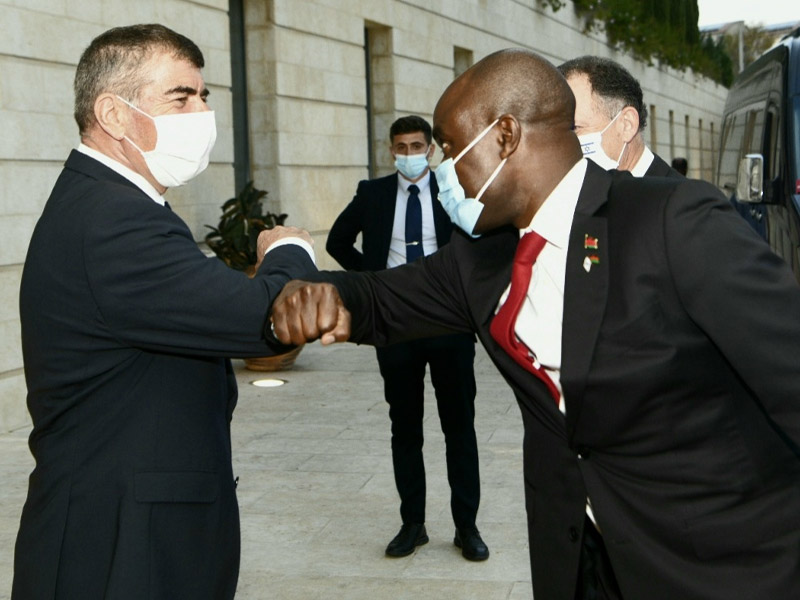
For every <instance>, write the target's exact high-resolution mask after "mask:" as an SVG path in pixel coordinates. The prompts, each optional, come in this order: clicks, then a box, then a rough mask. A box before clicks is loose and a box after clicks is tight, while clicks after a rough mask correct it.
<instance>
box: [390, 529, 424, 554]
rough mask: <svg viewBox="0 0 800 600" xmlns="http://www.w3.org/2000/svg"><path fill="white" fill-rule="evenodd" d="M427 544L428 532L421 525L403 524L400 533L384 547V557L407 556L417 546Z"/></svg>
mask: <svg viewBox="0 0 800 600" xmlns="http://www.w3.org/2000/svg"><path fill="white" fill-rule="evenodd" d="M427 543H428V532H427V531H425V525H424V524H422V523H403V526H402V527H401V528H400V533H398V534H397V535H396V536H394V539H393V540H392V541H391V542H389V545H388V546H386V556H392V557H395V558H397V557H400V556H408V555H409V554H411V553H412V552H413V551H414V548H416V547H417V546H422V544H427Z"/></svg>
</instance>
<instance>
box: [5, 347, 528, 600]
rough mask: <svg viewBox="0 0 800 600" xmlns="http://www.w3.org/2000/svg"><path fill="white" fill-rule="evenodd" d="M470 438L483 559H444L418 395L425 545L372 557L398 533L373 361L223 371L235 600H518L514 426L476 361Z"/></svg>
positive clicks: (8, 475)
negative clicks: (475, 449)
mask: <svg viewBox="0 0 800 600" xmlns="http://www.w3.org/2000/svg"><path fill="white" fill-rule="evenodd" d="M475 371H476V378H477V382H478V398H477V401H476V412H477V416H476V423H475V429H476V432H477V435H478V446H479V452H480V465H481V486H482V498H481V508H480V511H479V513H478V527H479V528H480V530H481V534H482V536H483V538H484V540H485V541H486V543H487V544H488V545H489V548H490V550H491V553H492V554H491V557H490V558H489V560H488V561H486V562H483V563H471V562H469V561H466V560H464V559H463V558H462V557H461V554H460V551H459V550H458V549H457V548H455V547H454V546H453V523H452V519H451V517H450V508H449V488H448V486H447V477H446V469H445V460H444V440H443V436H442V433H441V430H440V429H439V419H438V416H437V414H436V404H435V401H434V399H433V391H432V388H431V386H430V383H428V385H427V386H426V393H427V394H428V397H427V399H426V407H425V408H426V422H425V441H426V444H425V457H426V461H425V465H426V469H427V472H428V477H427V480H428V500H427V513H428V520H427V529H428V535H429V537H430V542H429V543H428V544H426V545H424V546H421V547H419V548H418V549H417V551H416V552H415V553H414V554H413V555H411V556H408V557H405V558H398V559H390V558H386V557H385V556H384V548H385V547H386V544H387V543H388V542H389V540H390V539H391V538H392V537H393V536H394V534H395V533H397V530H398V529H399V527H400V515H399V500H398V498H397V492H396V490H395V488H394V480H393V477H392V461H391V451H390V447H389V439H390V436H389V417H388V408H387V405H386V404H385V402H384V400H383V393H382V380H381V378H380V375H379V374H378V367H377V362H376V360H375V353H374V350H373V349H372V348H370V347H359V346H355V345H353V344H343V345H337V346H334V347H322V346H320V345H319V344H318V343H315V344H310V345H308V346H307V347H306V348H304V349H303V352H302V353H301V354H300V356H299V357H298V359H297V363H296V364H295V367H294V369H292V370H290V371H285V372H282V373H275V374H270V375H273V376H275V377H280V378H282V379H285V380H286V381H287V384H286V385H284V386H282V387H278V388H257V387H255V386H253V385H251V384H250V382H251V381H253V380H255V379H258V378H259V377H261V376H263V375H264V374H260V373H256V372H253V371H248V370H246V369H244V368H243V365H242V364H241V362H239V361H237V373H238V379H239V384H240V399H239V405H238V406H237V408H236V412H235V413H234V420H233V440H234V450H233V453H234V470H235V471H236V473H237V475H238V476H239V487H238V490H237V491H238V495H239V504H240V507H241V515H242V568H241V574H240V577H239V590H238V593H237V600H317V599H320V600H321V599H325V600H329V599H330V600H339V599H342V600H382V599H384V598H385V599H392V600H406V599H408V600H450V599H456V598H457V599H459V600H473V599H474V600H530V599H531V597H532V593H531V584H530V569H529V566H528V549H527V540H526V527H525V509H524V501H523V487H522V451H521V446H522V422H521V418H520V415H519V409H518V408H517V405H516V402H515V400H514V398H513V395H512V393H511V391H510V389H509V388H508V386H507V385H506V384H505V383H504V382H503V381H502V379H501V377H500V375H499V374H498V373H497V371H496V370H495V368H494V366H493V365H492V364H491V361H490V360H489V359H488V357H487V356H486V355H485V353H484V352H483V350H482V348H481V347H480V346H479V347H478V355H477V358H476V363H475ZM27 433H28V432H27V431H16V432H12V433H9V434H2V435H0V480H1V481H3V483H4V484H3V486H2V489H0V506H1V507H2V511H1V512H0V600H7V599H8V598H9V593H10V588H11V576H12V560H13V546H14V538H15V536H16V530H17V525H18V521H19V513H20V510H21V508H22V503H23V501H24V498H25V490H26V485H27V476H28V473H29V472H30V470H31V468H32V466H33V461H32V459H31V457H30V455H29V453H28V449H27V445H26V438H27Z"/></svg>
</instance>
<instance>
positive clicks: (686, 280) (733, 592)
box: [272, 50, 800, 600]
mask: <svg viewBox="0 0 800 600" xmlns="http://www.w3.org/2000/svg"><path fill="white" fill-rule="evenodd" d="M573 114H574V96H573V95H572V93H571V91H570V89H569V87H568V86H567V84H566V82H565V81H564V79H563V78H562V77H561V76H560V74H559V73H558V71H557V70H556V69H555V68H554V67H553V66H552V65H550V64H549V63H548V62H547V61H545V60H544V59H542V58H541V57H539V56H537V55H536V54H534V53H531V52H528V51H525V50H506V51H501V52H498V53H495V54H492V55H490V56H488V57H486V58H484V59H483V60H481V61H479V62H478V63H476V64H475V65H474V66H473V67H472V68H470V69H469V70H467V71H466V72H465V73H464V74H462V75H461V76H460V77H459V78H457V79H456V80H455V81H454V82H453V83H452V84H451V85H450V86H449V87H448V88H447V90H446V91H445V93H444V95H443V96H442V98H441V99H440V100H439V102H438V104H437V106H436V109H435V111H434V137H435V139H436V141H437V142H438V143H439V145H440V146H441V147H442V150H443V152H444V156H445V158H446V159H447V160H445V161H443V162H442V164H441V165H440V166H439V167H438V168H437V170H436V177H437V180H438V181H439V184H440V185H439V188H440V197H442V194H443V193H444V192H443V190H444V189H446V188H445V186H444V182H447V181H449V176H448V173H450V174H451V175H453V176H454V177H455V178H456V179H457V182H458V183H457V186H456V187H454V188H453V189H454V190H455V192H453V194H454V195H455V196H456V197H457V202H456V204H457V205H458V206H460V205H463V204H467V203H469V202H470V199H471V198H474V197H475V196H481V193H479V192H478V190H481V188H484V187H485V185H484V184H485V182H486V181H487V180H489V179H491V178H490V173H493V172H494V173H497V171H498V166H499V165H504V166H502V167H500V169H501V170H500V172H499V175H497V176H496V177H495V178H494V181H493V182H492V183H491V185H490V186H488V188H486V189H485V190H481V191H483V192H484V193H483V194H482V198H483V200H482V211H481V213H480V214H479V217H478V219H477V222H476V223H475V225H474V227H468V228H465V230H466V231H471V232H472V233H473V234H474V235H480V234H483V235H481V237H479V238H478V239H470V238H469V237H467V236H466V235H464V234H458V235H454V236H453V239H452V241H451V242H450V244H448V246H447V247H445V248H443V249H442V250H441V251H440V252H438V253H437V254H435V255H433V256H431V257H426V258H425V259H423V260H421V261H419V262H417V263H414V264H413V265H407V266H404V267H399V268H397V269H392V270H389V271H384V272H379V273H375V274H350V273H321V274H317V275H315V276H314V278H315V280H317V281H319V280H326V281H328V282H333V283H334V285H330V283H308V282H290V283H289V284H287V286H286V287H285V288H284V290H283V292H281V296H279V297H278V299H277V300H276V302H275V304H274V305H273V312H272V320H273V324H274V328H275V332H276V334H277V336H278V338H279V339H281V340H283V341H293V342H297V341H301V340H305V339H313V338H316V337H319V336H321V338H322V341H323V343H331V342H333V341H338V340H343V339H347V338H348V337H349V339H351V340H353V341H356V342H367V343H374V344H383V343H387V342H396V341H402V340H407V339H410V338H413V337H414V336H419V335H422V334H423V332H424V333H425V334H430V333H433V332H436V333H444V332H445V331H458V330H461V331H465V330H472V331H474V332H476V333H477V335H478V337H479V339H480V341H481V343H483V344H484V346H485V347H486V350H487V352H488V354H489V355H490V357H491V358H492V360H493V361H494V362H495V364H496V365H497V367H498V369H499V370H500V371H501V373H502V374H503V376H504V377H505V379H506V380H507V381H508V382H509V384H510V385H511V387H512V388H513V390H514V392H515V395H516V397H517V399H518V401H519V406H520V409H521V413H522V418H523V423H524V426H525V440H524V446H523V451H524V474H525V494H526V503H527V514H528V528H529V541H530V555H531V569H532V581H533V589H534V593H535V597H536V598H538V599H541V598H545V599H547V600H573V599H575V598H578V599H586V598H601V599H604V598H606V599H619V598H624V599H625V600H675V599H676V598H680V599H682V600H683V599H693V600H695V599H704V600H717V599H719V600H724V599H729V598H736V599H737V600H761V599H763V598H770V599H780V600H790V599H793V598H800V458H799V456H800V450H799V449H800V377H798V368H797V357H798V356H800V286H798V284H797V281H796V280H795V279H794V277H793V275H792V273H791V271H790V270H789V268H788V267H787V265H786V264H785V263H783V262H782V260H781V259H780V258H778V257H777V256H775V255H774V253H773V252H772V251H771V250H770V249H769V247H768V246H767V245H766V244H765V243H764V242H763V241H762V240H761V239H760V238H759V237H758V236H757V235H756V234H755V233H754V232H753V231H752V230H751V229H750V227H749V226H748V225H747V224H746V223H744V221H743V220H742V219H741V218H740V217H739V216H738V215H737V214H735V212H734V211H733V209H732V208H731V206H730V204H729V203H728V202H727V200H726V199H725V198H724V197H723V196H722V195H721V194H720V193H719V192H718V190H716V188H714V187H713V186H711V185H709V184H706V183H704V182H701V181H695V180H689V179H682V178H662V177H643V178H635V177H632V176H631V175H630V174H628V173H622V172H619V171H615V170H612V171H605V170H603V169H600V168H598V167H597V166H596V165H595V164H594V163H592V162H590V161H586V160H585V159H582V157H581V154H582V153H581V148H580V144H579V142H578V140H577V138H576V136H575V134H574V132H573V131H572V118H573ZM450 158H453V159H454V160H453V161H452V162H449V159H450ZM456 159H457V160H456ZM440 171H442V173H441V176H440ZM459 190H460V191H459ZM445 196H447V194H445ZM645 198H646V199H647V201H646V202H645V201H643V199H645ZM537 251H538V252H539V254H538V256H536V252H537ZM509 282H511V284H510V286H509ZM423 299H424V301H422V300H423Z"/></svg>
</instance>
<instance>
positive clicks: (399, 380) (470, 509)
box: [326, 115, 489, 560]
mask: <svg viewBox="0 0 800 600" xmlns="http://www.w3.org/2000/svg"><path fill="white" fill-rule="evenodd" d="M389 141H390V144H391V145H390V151H391V153H392V156H393V157H394V159H395V167H396V168H397V172H396V173H394V174H392V175H388V176H386V177H381V178H379V179H373V180H369V181H366V180H365V181H361V182H360V183H359V184H358V188H357V190H356V195H355V197H354V198H353V200H352V202H350V204H348V205H347V207H346V208H345V209H344V211H342V214H340V215H339V217H338V218H337V219H336V222H334V224H333V227H331V231H330V233H329V234H328V242H327V246H326V247H327V250H328V253H329V254H330V255H331V256H333V258H335V259H336V260H337V261H338V262H339V264H340V265H342V266H343V267H344V268H345V269H347V270H350V271H379V270H381V269H386V268H391V267H396V266H398V265H401V264H406V262H412V261H413V260H416V259H417V258H419V257H422V256H423V255H428V254H432V253H434V252H436V250H437V249H438V248H441V247H442V246H444V245H445V244H447V242H448V241H449V240H450V234H451V233H452V232H453V225H452V223H451V222H450V219H449V218H448V217H447V213H446V212H445V211H444V209H443V208H442V206H441V204H440V203H439V202H437V201H435V200H436V195H437V193H438V188H437V186H436V179H435V178H434V176H433V174H432V173H431V172H430V169H429V167H428V161H429V160H430V158H431V157H432V156H433V151H434V149H435V148H436V146H435V145H434V144H433V143H432V142H433V140H432V138H431V126H430V124H429V123H428V122H427V121H426V120H425V119H423V118H422V117H419V116H416V115H410V116H407V117H401V118H399V119H397V120H396V121H395V122H394V123H392V126H391V127H390V129H389ZM359 234H361V237H362V244H361V246H362V251H359V250H358V249H357V248H355V247H354V244H355V242H356V238H357V236H358V235H359ZM377 357H378V365H379V367H380V372H381V376H382V377H383V383H384V396H385V398H386V402H387V403H388V404H389V418H390V420H391V422H392V463H393V465H394V479H395V484H396V485H397V491H398V493H399V494H400V517H401V519H402V523H403V524H402V526H401V528H400V532H399V533H398V534H397V535H396V536H395V537H394V539H392V541H391V542H390V543H389V545H388V546H387V548H386V554H387V556H392V557H399V556H407V555H409V554H411V553H412V552H413V551H414V548H415V547H416V546H419V545H421V544H424V543H426V542H427V541H428V535H427V531H426V529H425V465H424V462H423V457H422V444H423V433H422V417H423V407H424V400H425V394H424V385H425V367H426V365H429V366H430V370H431V382H432V383H433V388H434V390H435V392H436V404H437V408H438V410H439V420H440V422H441V426H442V432H443V433H444V438H445V444H446V448H447V449H446V459H447V475H448V477H447V478H448V481H449V482H450V490H451V496H450V510H451V512H452V515H453V521H454V522H455V527H456V532H455V537H454V543H455V544H456V546H458V547H459V548H461V552H462V555H463V556H464V557H465V558H467V559H468V560H486V559H487V558H489V549H488V547H487V546H486V544H485V543H484V542H483V540H482V539H481V536H480V533H479V532H478V529H477V527H476V526H475V520H476V516H477V514H478V505H479V503H480V476H479V469H478V443H477V440H476V439H475V427H474V420H475V374H474V372H473V362H474V359H475V338H474V336H473V335H472V334H467V333H456V334H451V335H446V336H440V337H435V338H426V339H420V340H414V341H409V342H406V343H402V344H394V345H392V346H387V347H384V348H377Z"/></svg>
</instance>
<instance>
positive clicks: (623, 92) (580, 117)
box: [558, 56, 681, 177]
mask: <svg viewBox="0 0 800 600" xmlns="http://www.w3.org/2000/svg"><path fill="white" fill-rule="evenodd" d="M558 70H559V71H561V74H562V75H564V77H565V78H566V80H567V84H569V87H570V88H571V89H572V93H573V94H575V133H576V134H577V135H578V139H579V140H580V142H581V148H582V150H583V155H584V156H585V157H586V158H588V159H590V160H592V161H594V162H596V163H597V164H598V165H600V166H601V167H603V168H604V169H606V170H608V169H619V170H620V171H630V172H631V174H632V175H633V176H634V177H644V176H645V175H647V176H654V175H655V176H659V177H681V175H680V173H678V172H677V171H676V170H675V169H673V168H672V167H670V166H669V165H668V164H667V163H666V161H664V160H663V159H662V158H661V157H659V156H658V155H656V154H654V153H653V152H652V150H650V148H648V147H647V145H646V144H645V143H644V129H645V127H646V126H647V106H646V105H645V103H644V101H643V99H642V88H641V86H640V85H639V82H638V81H637V80H636V78H634V77H633V75H631V74H630V73H629V72H628V71H627V70H626V69H625V68H624V67H623V66H622V65H620V64H618V63H616V62H614V61H613V60H609V59H607V58H601V57H598V56H581V57H579V58H575V59H572V60H569V61H567V62H565V63H563V64H562V65H561V66H559V67H558Z"/></svg>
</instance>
